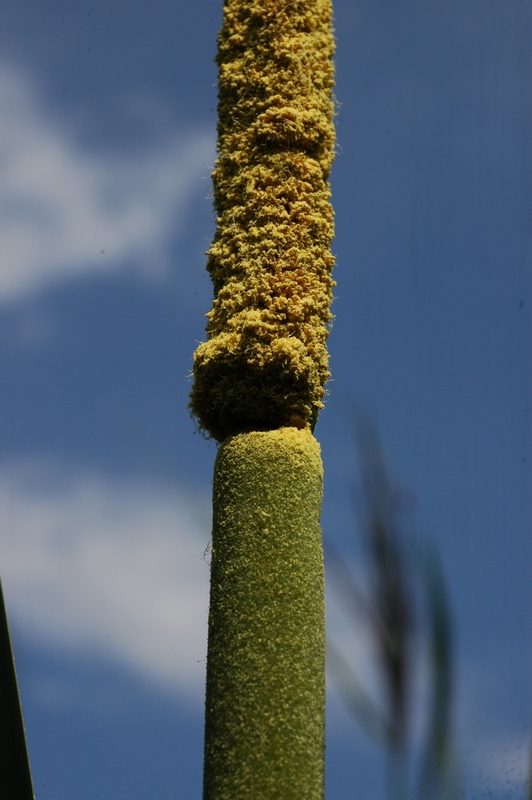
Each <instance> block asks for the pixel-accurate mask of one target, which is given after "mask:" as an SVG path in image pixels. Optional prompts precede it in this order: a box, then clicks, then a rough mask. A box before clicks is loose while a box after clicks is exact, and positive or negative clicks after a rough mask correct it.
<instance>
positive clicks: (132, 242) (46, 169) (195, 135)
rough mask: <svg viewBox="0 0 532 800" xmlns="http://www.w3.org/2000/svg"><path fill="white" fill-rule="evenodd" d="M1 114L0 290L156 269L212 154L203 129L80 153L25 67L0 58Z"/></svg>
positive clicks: (17, 291)
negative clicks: (129, 150)
mask: <svg viewBox="0 0 532 800" xmlns="http://www.w3.org/2000/svg"><path fill="white" fill-rule="evenodd" d="M0 116H1V118H2V127H1V129H0V243H1V244H0V300H10V299H12V298H16V297H18V296H20V295H24V294H27V293H29V292H34V291H36V290H39V289H41V288H43V287H45V286H46V285H47V284H48V283H50V282H53V281H57V280H64V279H65V278H72V277H75V276H77V275H81V274H84V273H87V272H100V273H105V272H114V271H116V270H119V269H124V268H125V266H126V265H128V266H129V267H131V266H134V267H135V268H136V269H140V270H142V271H143V272H144V273H145V274H147V275H157V274H159V273H160V272H161V270H163V269H164V267H165V266H166V261H167V259H166V255H165V249H166V245H167V243H168V240H169V237H170V236H172V235H175V233H176V231H178V230H179V219H180V216H181V218H182V217H183V214H182V213H181V212H182V210H183V205H184V202H185V200H187V199H188V198H189V197H190V195H191V194H194V193H195V192H197V191H198V188H199V186H201V187H202V188H203V186H204V184H203V183H200V180H201V177H204V176H206V175H207V174H208V172H209V168H208V166H207V164H209V163H210V164H212V161H213V151H214V142H213V134H212V133H211V132H209V131H205V130H203V129H201V130H197V131H192V132H191V133H190V135H189V136H188V137H180V138H179V137H176V136H174V138H170V139H169V140H167V141H166V143H165V144H164V145H159V146H158V147H156V148H153V149H151V150H147V151H145V152H143V153H141V154H136V155H123V156H117V155H113V156H111V155H108V156H104V155H96V154H94V153H89V152H87V151H86V149H84V147H83V146H82V145H81V144H80V143H79V142H78V141H77V140H76V138H75V136H74V135H73V134H72V131H71V128H70V127H69V126H68V125H66V124H65V123H64V122H62V121H61V120H60V119H58V118H55V117H53V116H52V115H51V114H50V113H49V112H48V111H47V110H46V109H45V108H43V106H42V104H41V102H40V101H39V98H38V92H37V88H36V86H35V85H34V84H33V83H32V81H31V80H30V79H29V78H28V76H26V75H24V74H22V73H21V72H19V71H17V70H15V69H13V68H12V67H9V66H6V65H1V64H0Z"/></svg>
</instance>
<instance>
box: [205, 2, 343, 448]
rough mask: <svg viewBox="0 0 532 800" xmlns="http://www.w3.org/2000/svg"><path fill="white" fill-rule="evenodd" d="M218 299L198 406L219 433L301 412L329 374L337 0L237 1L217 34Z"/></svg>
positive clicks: (309, 419)
mask: <svg viewBox="0 0 532 800" xmlns="http://www.w3.org/2000/svg"><path fill="white" fill-rule="evenodd" d="M218 45H219V48H218V66H219V106H218V119H219V122H218V159H217V161H216V165H215V169H214V172H213V183H214V202H215V209H216V212H217V216H218V219H217V230H216V234H215V237H214V240H213V243H212V246H211V248H210V250H209V253H208V264H207V267H208V270H209V272H210V275H211V278H212V281H213V285H214V303H213V307H212V310H211V311H210V312H209V314H208V315H207V317H208V324H207V341H206V342H204V343H203V344H201V345H200V346H199V347H198V349H197V351H196V353H195V356H194V365H193V377H194V385H193V389H192V393H191V402H190V406H191V410H192V413H193V414H194V415H195V417H196V418H197V420H198V424H199V426H200V428H201V429H203V430H204V431H205V432H206V433H207V434H208V435H210V436H212V437H214V438H215V439H217V440H219V441H223V440H224V439H225V438H226V436H229V435H232V434H235V433H239V432H242V431H250V430H269V429H274V428H279V427H281V426H284V425H288V424H290V420H292V419H297V420H298V421H303V422H304V424H305V425H306V426H309V427H310V428H313V427H314V425H315V422H316V419H317V416H318V412H319V409H320V408H321V407H322V406H323V395H324V386H325V383H326V381H327V379H328V377H329V371H328V354H327V350H326V340H327V336H328V332H329V326H330V322H331V313H330V304H331V299H332V287H333V281H332V277H331V270H332V267H333V262H334V259H333V257H332V255H331V250H330V247H331V240H332V237H333V232H334V228H333V212H332V208H331V205H330V190H329V185H328V175H329V170H330V167H331V164H332V160H333V150H334V127H333V121H332V120H333V102H332V87H333V63H332V55H333V50H334V41H333V35H332V26H331V3H330V0H226V2H225V4H224V19H223V25H222V28H221V31H220V36H219V42H218Z"/></svg>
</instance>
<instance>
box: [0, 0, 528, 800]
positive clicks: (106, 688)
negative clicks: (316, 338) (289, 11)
mask: <svg viewBox="0 0 532 800" xmlns="http://www.w3.org/2000/svg"><path fill="white" fill-rule="evenodd" d="M221 5H222V3H221V0H174V2H170V1H169V0H168V1H164V2H163V1H162V0H160V1H159V2H152V3H148V2H140V1H139V0H128V2H125V1H124V0H121V1H120V0H106V1H105V2H103V0H96V1H94V2H78V0H74V2H72V0H69V2H60V1H59V0H49V2H46V3H42V2H37V0H35V2H30V1H29V0H21V2H19V3H8V2H6V0H4V2H3V3H2V4H1V7H2V15H1V17H2V19H1V26H0V43H1V47H0V54H1V55H0V115H1V118H2V125H1V126H0V209H1V213H0V243H1V244H0V331H1V337H2V342H3V346H2V348H1V349H0V374H1V383H0V385H1V387H2V390H1V392H0V438H1V447H0V495H1V498H2V501H1V503H0V525H1V535H0V574H1V576H2V580H3V583H4V590H5V595H6V602H7V604H8V612H9V616H10V620H11V625H12V635H13V640H14V647H15V651H16V658H17V667H18V673H19V683H20V689H21V695H22V702H23V707H24V714H25V719H26V726H27V736H28V744H29V750H30V757H31V762H32V770H33V776H34V782H35V789H36V793H37V798H38V799H39V800H47V799H48V798H50V799H52V798H53V800H67V798H68V799H69V800H70V798H72V797H76V798H77V800H93V798H97V797H99V798H102V800H103V799H104V798H113V800H122V798H124V800H125V798H126V797H127V798H128V800H145V798H146V800H147V798H150V800H163V799H164V800H166V798H184V799H188V798H199V797H200V796H201V761H202V716H203V683H204V669H205V664H204V659H205V647H206V642H205V637H206V621H207V607H208V574H209V571H208V564H207V560H208V559H206V558H205V557H204V554H205V550H206V548H207V545H208V542H209V515H210V510H209V493H210V481H211V474H212V463H213V459H214V455H215V447H214V445H212V444H209V443H206V442H204V441H203V440H202V439H201V438H200V437H199V436H198V435H197V434H195V432H194V425H193V423H192V421H191V420H190V419H189V416H188V412H187V396H188V391H189V388H190V384H189V380H188V373H189V370H190V365H191V357H192V352H193V350H194V349H195V347H196V342H197V341H200V340H202V338H203V328H204V314H205V313H206V311H207V310H208V309H209V307H210V302H211V288H210V284H209V280H208V278H207V275H206V273H205V270H204V264H205V257H204V251H205V250H206V249H207V247H208V245H209V242H210V239H211V237H212V234H213V230H214V215H213V212H212V208H211V201H210V192H211V186H210V179H209V175H210V171H211V169H212V166H213V162H214V158H215V120H216V71H215V65H214V63H213V59H214V55H215V48H216V33H217V30H218V28H219V24H220V20H221ZM335 19H336V29H337V41H338V50H337V58H336V63H337V89H336V94H337V98H338V101H339V113H338V120H337V123H338V124H337V131H338V143H339V147H338V156H337V160H336V163H335V167H334V169H333V174H332V189H333V202H334V206H335V211H336V225H337V235H336V239H335V241H334V252H335V254H336V256H337V267H336V276H335V277H336V279H337V282H338V285H337V289H336V295H337V299H336V301H335V304H334V309H333V310H334V313H335V314H336V322H335V326H334V329H333V333H332V334H331V337H330V351H331V367H332V371H333V381H332V382H331V384H330V386H329V389H330V396H329V399H328V402H327V407H326V409H325V410H324V411H323V413H322V415H321V417H320V421H319V423H318V427H317V429H316V435H317V437H318V439H319V440H320V442H321V444H322V449H323V456H324V463H325V470H326V483H325V502H324V511H323V528H324V533H325V534H326V536H327V537H328V538H329V539H330V540H331V541H333V542H334V543H335V544H336V545H337V547H339V548H340V549H341V550H342V552H344V553H345V555H346V558H351V557H352V558H353V559H354V560H355V562H356V561H357V558H358V557H357V555H356V553H357V548H356V544H355V535H356V533H355V529H356V521H355V513H354V509H353V502H352V489H353V482H354V480H355V477H356V474H357V458H356V447H355V441H354V438H353V437H352V435H351V430H352V419H351V413H352V412H351V409H352V406H353V404H355V403H356V404H358V405H359V406H361V407H362V408H364V409H365V411H366V412H367V413H368V414H370V415H371V417H372V418H373V419H374V420H375V421H376V423H377V425H378V427H379V430H380V435H381V438H382V442H383V446H384V449H385V451H386V454H387V457H388V460H389V463H390V465H391V470H392V473H393V475H394V476H395V478H396V480H397V482H398V483H399V484H400V485H402V486H407V487H409V489H410V491H411V493H413V495H415V497H416V500H417V508H416V512H415V525H416V528H417V529H418V530H419V531H421V532H423V533H426V534H428V535H430V537H431V538H432V540H434V541H435V543H436V544H437V547H438V549H439V552H440V554H441V558H442V564H443V567H444V570H445V575H446V580H447V587H448V591H449V594H450V597H451V604H452V610H453V620H454V625H455V635H456V670H457V681H458V687H457V696H456V713H455V718H456V729H457V732H458V735H459V739H460V748H461V754H462V760H463V762H464V770H465V775H466V785H467V787H468V796H470V797H472V798H480V797H484V796H488V792H490V791H491V792H492V795H490V796H493V797H496V798H506V797H508V798H514V797H515V798H517V797H522V796H523V781H524V775H525V771H526V768H527V747H528V742H529V738H530V723H531V720H532V690H531V687H530V669H531V666H532V647H531V644H532V642H531V634H530V630H531V626H530V608H531V605H532V604H531V599H532V598H531V592H530V586H531V584H532V581H531V579H530V576H531V565H532V553H531V544H530V543H531V537H530V523H531V505H530V498H531V493H530V488H531V486H530V469H531V464H532V452H531V439H530V433H531V424H530V415H531V396H530V389H531V386H530V366H529V365H530V362H531V355H532V352H531V349H532V348H531V338H530V333H531V324H530V323H531V316H530V308H531V301H532V294H531V290H530V255H531V253H530V233H529V229H530V211H531V197H530V177H531V175H530V122H531V113H530V112H531V107H530V77H531V74H530V73H531V44H530V42H531V39H530V33H531V28H530V7H529V4H528V3H527V2H525V0H491V1H490V0H423V2H421V1H417V0H408V2H407V0H336V3H335ZM328 613H329V629H330V636H331V638H333V639H334V640H335V641H338V642H345V641H348V638H347V637H348V634H347V630H348V628H347V627H346V625H347V622H346V620H345V618H343V617H342V616H341V614H340V612H339V610H338V609H337V608H336V606H335V601H334V597H333V596H332V595H331V597H330V600H329V606H328ZM348 646H349V648H350V652H352V653H354V654H356V656H357V658H358V663H359V669H360V670H361V673H362V675H363V676H365V677H366V679H367V680H368V682H369V683H370V684H371V680H372V664H371V658H370V654H369V653H368V648H367V646H366V643H365V640H364V637H363V636H362V635H361V634H359V635H357V636H355V638H354V639H353V640H352V641H351V643H350V644H349V645H348ZM327 789H328V798H329V800H347V798H351V797H354V796H359V795H360V796H364V797H366V798H368V800H373V798H375V800H376V799H377V798H381V797H384V787H383V782H382V755H381V751H380V749H379V748H378V747H377V746H375V745H374V744H372V743H370V742H369V741H368V740H367V739H366V738H365V735H364V734H363V733H362V732H361V731H360V730H359V729H358V728H357V726H356V725H355V724H354V722H353V721H352V720H351V718H350V717H349V716H348V714H347V713H346V711H345V709H344V708H343V706H342V704H341V702H340V700H339V699H338V697H337V696H336V694H335V692H334V690H333V689H332V690H331V692H330V706H329V718H328V747H327Z"/></svg>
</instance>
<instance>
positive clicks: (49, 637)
mask: <svg viewBox="0 0 532 800" xmlns="http://www.w3.org/2000/svg"><path fill="white" fill-rule="evenodd" d="M66 475H67V471H66V470H65V469H63V470H61V469H58V468H57V467H56V466H54V465H51V464H48V463H39V462H32V461H26V462H21V463H19V464H17V465H14V464H8V465H6V466H4V467H3V468H2V469H1V470H0V530H1V531H2V537H1V539H0V573H1V576H2V581H3V584H4V592H5V595H6V602H7V603H8V605H9V615H10V619H12V620H13V621H14V623H16V625H17V627H18V629H19V630H20V631H21V633H23V635H25V636H30V637H34V638H36V639H37V640H40V641H43V642H45V643H46V644H48V645H52V646H53V647H58V648H60V647H62V646H65V645H66V646H68V647H69V648H70V649H71V650H72V649H76V648H77V649H79V650H80V651H88V650H89V649H90V650H93V651H94V650H95V651H96V652H99V653H100V654H101V655H103V656H105V657H110V658H112V659H114V660H115V661H118V662H119V663H122V664H124V665H126V666H127V667H128V668H129V669H132V670H134V671H136V672H137V673H138V674H140V675H142V676H144V677H145V678H147V679H148V680H151V681H154V682H156V683H157V684H158V685H160V686H162V687H164V688H167V689H170V690H172V691H175V692H176V693H178V694H179V695H180V696H181V697H182V698H184V699H187V698H189V699H191V700H194V701H197V700H198V699H199V698H200V697H201V696H202V694H203V691H204V681H205V663H204V662H205V654H206V638H207V609H208V581H209V567H208V565H207V563H206V561H205V559H204V558H203V553H204V550H205V548H206V546H207V544H208V540H209V526H208V515H207V513H206V509H205V508H204V507H202V505H201V502H200V501H198V500H197V499H194V498H187V497H185V496H184V495H183V494H181V493H180V492H179V491H173V490H172V489H170V488H168V489H166V490H164V489H160V488H155V487H153V486H149V485H146V484H142V483H136V484H128V483H125V482H124V483H121V482H119V481H111V480H108V479H103V478H102V477H101V476H97V475H89V474H81V473H76V471H75V470H74V471H71V475H70V477H66Z"/></svg>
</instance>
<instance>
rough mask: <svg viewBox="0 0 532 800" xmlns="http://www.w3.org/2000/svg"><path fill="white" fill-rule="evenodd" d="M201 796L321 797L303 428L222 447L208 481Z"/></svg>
mask: <svg viewBox="0 0 532 800" xmlns="http://www.w3.org/2000/svg"><path fill="white" fill-rule="evenodd" d="M213 494H214V500H213V502H214V506H213V507H214V518H213V542H212V545H213V553H212V568H211V569H212V572H211V602H210V614H209V649H208V659H207V700H206V730H205V773H204V774H205V779H204V800H266V798H268V799H269V800H291V799H292V798H294V800H295V799H296V798H297V800H314V799H316V800H318V799H319V798H322V797H323V773H324V709H325V622H324V599H323V558H322V545H321V531H320V525H319V518H320V510H321V498H322V465H321V457H320V449H319V445H318V443H317V442H316V440H315V439H314V438H313V436H312V434H311V433H310V432H309V431H308V430H298V429H296V428H281V429H280V430H276V431H266V432H252V433H246V434H240V435H237V436H234V437H231V438H229V439H227V440H226V441H225V442H224V443H223V444H222V446H221V447H220V450H219V453H218V457H217V460H216V466H215V475H214V487H213Z"/></svg>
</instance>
